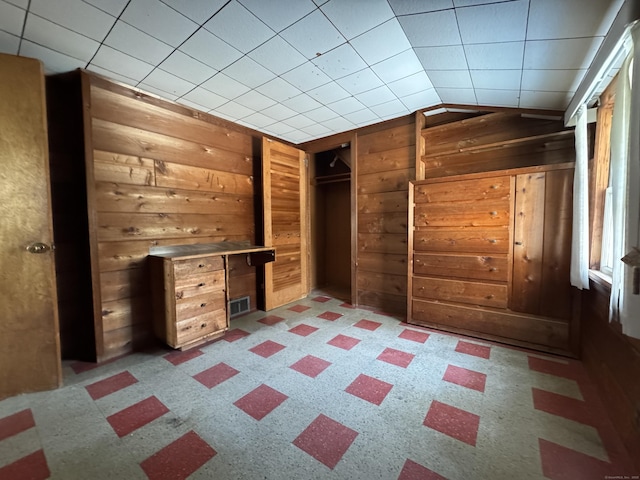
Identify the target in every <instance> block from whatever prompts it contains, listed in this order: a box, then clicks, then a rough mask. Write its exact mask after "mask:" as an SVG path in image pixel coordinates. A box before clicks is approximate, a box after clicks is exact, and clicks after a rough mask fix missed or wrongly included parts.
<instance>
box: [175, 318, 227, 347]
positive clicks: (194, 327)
mask: <svg viewBox="0 0 640 480" xmlns="http://www.w3.org/2000/svg"><path fill="white" fill-rule="evenodd" d="M226 318H227V312H226V310H225V309H220V310H214V311H213V312H209V313H206V314H204V315H199V316H197V317H195V318H189V319H187V320H183V321H181V322H178V323H177V324H176V338H177V345H181V346H183V345H184V344H186V343H190V342H194V341H197V340H201V339H203V337H205V336H207V335H212V334H214V333H218V332H221V331H223V330H224V329H225V328H227V319H226Z"/></svg>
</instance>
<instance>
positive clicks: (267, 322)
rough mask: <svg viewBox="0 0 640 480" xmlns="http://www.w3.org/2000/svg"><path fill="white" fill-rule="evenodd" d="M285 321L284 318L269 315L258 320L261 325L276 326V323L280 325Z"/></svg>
mask: <svg viewBox="0 0 640 480" xmlns="http://www.w3.org/2000/svg"><path fill="white" fill-rule="evenodd" d="M283 320H284V318H282V317H278V316H277V315H267V316H266V317H264V318H261V319H260V320H258V321H259V322H260V323H264V324H265V325H275V324H276V323H280V322H282V321H283Z"/></svg>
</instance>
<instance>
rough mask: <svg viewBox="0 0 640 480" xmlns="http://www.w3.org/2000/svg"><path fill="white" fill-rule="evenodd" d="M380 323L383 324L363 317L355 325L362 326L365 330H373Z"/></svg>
mask: <svg viewBox="0 0 640 480" xmlns="http://www.w3.org/2000/svg"><path fill="white" fill-rule="evenodd" d="M380 325H382V324H381V323H380V322H374V321H373V320H365V319H364V318H363V319H362V320H360V321H359V322H358V323H356V324H355V325H354V327H358V328H362V329H363V330H370V331H372V332H373V331H374V330H375V329H376V328H378V327H379V326H380Z"/></svg>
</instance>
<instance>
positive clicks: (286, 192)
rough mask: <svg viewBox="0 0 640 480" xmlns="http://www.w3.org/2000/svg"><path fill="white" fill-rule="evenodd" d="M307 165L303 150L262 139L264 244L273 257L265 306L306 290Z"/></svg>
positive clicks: (273, 305)
mask: <svg viewBox="0 0 640 480" xmlns="http://www.w3.org/2000/svg"><path fill="white" fill-rule="evenodd" d="M307 183H308V176H307V166H306V162H305V154H304V152H303V151H302V150H298V149H297V148H294V147H290V146H288V145H284V144H282V143H279V142H275V141H272V140H268V139H266V138H265V139H263V140H262V196H263V219H264V244H265V246H268V247H275V250H276V260H275V262H272V263H267V264H266V265H265V272H264V275H265V309H266V310H271V309H273V308H276V307H279V306H281V305H285V304H287V303H289V302H293V301H295V300H298V299H300V298H302V297H304V296H306V295H307V294H308V293H309V274H308V263H309V258H308V257H309V249H308V235H309V228H308V224H309V223H308V218H307V215H308V211H309V210H308V208H307V204H308V202H307Z"/></svg>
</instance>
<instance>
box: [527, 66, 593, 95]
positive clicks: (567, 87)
mask: <svg viewBox="0 0 640 480" xmlns="http://www.w3.org/2000/svg"><path fill="white" fill-rule="evenodd" d="M585 72H586V70H523V72H522V89H523V90H540V91H547V92H569V91H575V90H576V89H577V88H578V85H579V84H580V81H581V80H582V77H583V76H584V74H585Z"/></svg>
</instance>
